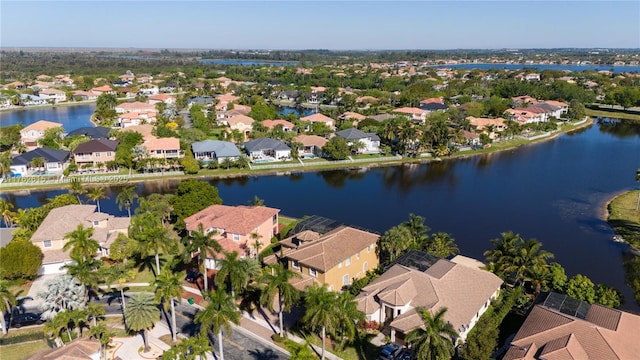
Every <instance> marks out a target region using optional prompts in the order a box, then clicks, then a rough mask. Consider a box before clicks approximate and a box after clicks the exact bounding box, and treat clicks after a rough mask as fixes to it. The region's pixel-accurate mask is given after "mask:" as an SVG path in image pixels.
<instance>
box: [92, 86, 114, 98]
mask: <svg viewBox="0 0 640 360" xmlns="http://www.w3.org/2000/svg"><path fill="white" fill-rule="evenodd" d="M91 92H92V93H94V94H97V95H98V96H100V95H102V94H104V93H107V94H113V95H115V94H116V92H115V91H113V89H112V88H111V86H109V85H103V86H97V87H94V88H92V89H91Z"/></svg>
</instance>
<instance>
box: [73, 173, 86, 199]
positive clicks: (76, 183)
mask: <svg viewBox="0 0 640 360" xmlns="http://www.w3.org/2000/svg"><path fill="white" fill-rule="evenodd" d="M86 192H87V190H86V189H85V188H84V187H83V186H82V181H81V180H80V178H78V177H74V178H71V182H69V193H71V194H74V195H75V196H76V199H78V203H79V204H82V201H81V200H80V195H82V194H84V193H86Z"/></svg>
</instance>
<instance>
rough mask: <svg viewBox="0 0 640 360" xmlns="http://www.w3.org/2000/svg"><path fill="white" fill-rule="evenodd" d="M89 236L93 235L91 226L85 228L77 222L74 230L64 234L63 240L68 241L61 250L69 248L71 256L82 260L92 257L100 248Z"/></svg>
mask: <svg viewBox="0 0 640 360" xmlns="http://www.w3.org/2000/svg"><path fill="white" fill-rule="evenodd" d="M91 236H93V228H86V229H85V228H84V226H83V225H82V224H78V227H76V229H75V230H74V231H72V232H70V233H68V234H67V235H65V240H68V241H67V243H66V244H64V246H63V247H62V250H64V251H67V250H69V249H71V256H75V257H78V258H81V259H82V260H83V261H85V260H87V259H89V258H92V257H93V256H94V255H95V254H96V251H98V248H100V244H98V242H97V241H95V240H94V239H93V238H92V237H91Z"/></svg>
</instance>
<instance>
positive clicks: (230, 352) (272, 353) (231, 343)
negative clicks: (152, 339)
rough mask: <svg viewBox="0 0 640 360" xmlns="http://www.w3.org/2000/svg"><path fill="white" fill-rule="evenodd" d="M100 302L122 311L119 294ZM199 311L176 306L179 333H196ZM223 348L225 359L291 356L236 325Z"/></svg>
mask: <svg viewBox="0 0 640 360" xmlns="http://www.w3.org/2000/svg"><path fill="white" fill-rule="evenodd" d="M126 295H127V294H125V296H126ZM98 302H99V303H103V304H105V305H106V310H107V311H106V312H107V314H109V315H116V314H121V313H122V310H121V309H120V296H119V294H118V296H113V297H110V296H103V297H102V298H100V300H98ZM197 311H198V308H197V307H196V306H193V305H189V304H188V303H184V302H183V303H182V304H179V305H178V306H176V326H177V328H178V333H181V334H183V335H185V336H192V335H194V334H196V332H197V331H198V326H197V325H196V324H194V322H193V319H194V317H195V314H196V312H197ZM170 319H171V317H170V313H167V314H166V315H165V314H162V319H161V321H162V322H163V323H164V324H168V323H170V322H171V320H170ZM167 320H168V321H167ZM167 326H169V325H167ZM210 338H211V340H212V344H213V345H214V346H215V350H216V351H217V349H218V344H217V338H216V336H215V334H213V333H212V334H210ZM223 348H224V356H225V359H233V360H235V359H237V360H242V359H256V360H279V359H288V358H289V357H288V356H287V355H286V354H285V353H283V352H282V351H280V350H279V349H278V347H277V346H275V345H273V344H269V343H268V342H267V341H265V340H263V339H262V338H260V337H259V336H257V335H255V334H253V333H251V332H249V331H248V330H246V329H243V328H242V327H236V328H235V329H234V330H233V332H232V333H231V335H230V336H225V337H224V344H223Z"/></svg>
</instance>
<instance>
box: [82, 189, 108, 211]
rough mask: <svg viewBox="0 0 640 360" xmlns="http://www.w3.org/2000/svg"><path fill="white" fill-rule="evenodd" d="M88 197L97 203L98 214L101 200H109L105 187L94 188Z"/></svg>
mask: <svg viewBox="0 0 640 360" xmlns="http://www.w3.org/2000/svg"><path fill="white" fill-rule="evenodd" d="M87 197H88V198H89V199H90V200H91V201H93V202H95V203H96V205H97V206H98V212H100V199H108V198H109V197H108V196H107V195H105V193H104V188H103V187H94V188H92V189H91V190H89V192H88V193H87Z"/></svg>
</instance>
